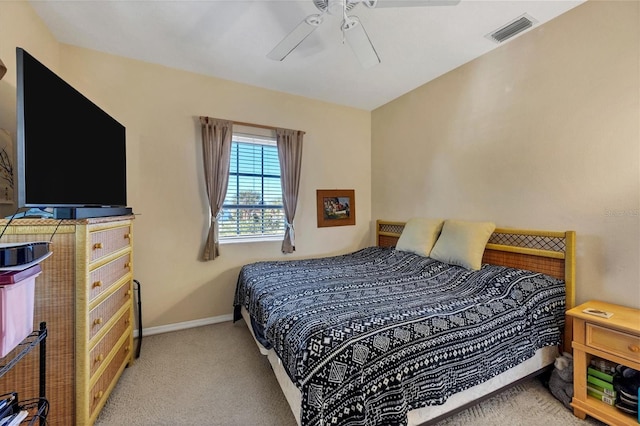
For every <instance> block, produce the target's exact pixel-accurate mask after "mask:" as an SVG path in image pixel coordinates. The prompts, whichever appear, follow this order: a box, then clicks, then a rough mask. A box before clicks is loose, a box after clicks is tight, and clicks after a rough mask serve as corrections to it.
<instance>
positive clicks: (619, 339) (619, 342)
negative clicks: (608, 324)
mask: <svg viewBox="0 0 640 426" xmlns="http://www.w3.org/2000/svg"><path fill="white" fill-rule="evenodd" d="M586 331H587V333H586V342H585V343H586V344H587V346H590V347H592V348H596V349H600V350H602V351H605V352H609V353H611V354H614V355H618V356H620V357H622V358H626V359H628V360H631V361H636V362H640V336H634V335H632V334H628V333H622V332H620V331H616V330H611V329H608V328H603V327H599V326H597V325H594V324H589V323H587V324H586Z"/></svg>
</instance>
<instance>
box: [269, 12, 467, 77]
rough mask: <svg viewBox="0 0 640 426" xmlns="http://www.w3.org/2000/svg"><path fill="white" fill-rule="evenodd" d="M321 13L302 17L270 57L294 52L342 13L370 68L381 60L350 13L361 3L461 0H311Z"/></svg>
mask: <svg viewBox="0 0 640 426" xmlns="http://www.w3.org/2000/svg"><path fill="white" fill-rule="evenodd" d="M311 1H313V4H315V6H316V8H317V9H318V10H319V11H320V13H314V14H311V15H309V16H307V17H306V18H304V19H303V20H302V22H300V23H299V24H298V25H297V26H296V27H295V28H294V29H293V31H291V32H290V33H289V34H287V35H286V36H285V38H284V39H282V41H281V42H280V43H278V45H277V46H276V47H274V48H273V50H272V51H271V52H269V53H268V54H267V58H269V59H273V60H276V61H282V60H284V58H286V57H287V56H288V55H289V53H291V52H293V51H294V50H295V48H296V47H298V46H299V45H300V43H302V42H303V41H304V39H306V38H307V37H308V36H309V35H310V34H311V33H312V32H313V31H315V30H316V29H317V28H318V27H319V26H320V24H322V22H323V21H324V18H325V16H326V15H333V16H340V15H342V25H341V26H340V29H341V30H342V35H343V38H344V39H346V40H347V43H349V45H350V46H351V49H352V50H353V52H354V53H355V55H356V57H357V58H358V60H359V61H360V63H361V64H362V66H363V67H364V68H370V67H372V66H374V65H376V64H379V63H380V57H379V56H378V53H377V52H376V49H375V47H373V43H371V39H369V36H368V35H367V32H366V31H365V29H364V27H363V26H362V23H361V22H360V19H359V18H358V17H357V16H355V15H348V13H349V12H350V11H351V9H353V8H354V7H356V6H357V5H358V4H360V3H362V4H364V5H365V6H366V7H368V8H370V9H380V8H385V7H415V6H453V5H456V4H458V3H460V0H311Z"/></svg>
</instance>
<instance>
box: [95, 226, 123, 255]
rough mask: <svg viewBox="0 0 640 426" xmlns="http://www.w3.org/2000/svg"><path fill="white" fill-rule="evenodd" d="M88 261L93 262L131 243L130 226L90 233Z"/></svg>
mask: <svg viewBox="0 0 640 426" xmlns="http://www.w3.org/2000/svg"><path fill="white" fill-rule="evenodd" d="M90 239H91V247H90V250H91V251H90V256H89V261H91V262H93V261H95V260H97V259H100V258H102V257H104V256H107V255H109V254H111V253H113V252H116V251H118V250H120V249H123V248H125V247H128V246H130V245H131V227H130V226H121V227H118V228H111V229H107V230H104V231H95V232H92V233H91V237H90Z"/></svg>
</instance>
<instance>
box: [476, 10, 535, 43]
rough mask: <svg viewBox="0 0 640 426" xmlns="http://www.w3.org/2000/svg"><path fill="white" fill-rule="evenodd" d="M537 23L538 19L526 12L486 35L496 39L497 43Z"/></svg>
mask: <svg viewBox="0 0 640 426" xmlns="http://www.w3.org/2000/svg"><path fill="white" fill-rule="evenodd" d="M536 23H538V21H536V20H535V19H533V18H532V17H531V16H529V15H528V14H526V13H525V14H524V15H522V16H521V17H519V18H516V19H514V20H513V21H511V22H510V23H508V24H507V25H504V26H503V27H502V28H499V29H497V30H495V31H493V32H491V33H489V34H487V35H486V36H485V37H486V38H488V39H489V40H492V41H495V42H496V43H502V42H503V41H505V40H507V39H509V38H511V37H513V36H515V35H516V34H519V33H521V32H522V31H524V30H527V29H529V28H531V27H533V25H534V24H536Z"/></svg>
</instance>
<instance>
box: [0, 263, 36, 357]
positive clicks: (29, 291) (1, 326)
mask: <svg viewBox="0 0 640 426" xmlns="http://www.w3.org/2000/svg"><path fill="white" fill-rule="evenodd" d="M41 272H42V269H41V268H40V265H39V264H37V265H34V266H32V267H31V268H28V269H25V270H23V271H4V272H0V357H5V356H6V355H7V354H8V353H9V352H11V351H12V350H13V349H14V348H15V347H16V346H18V344H19V343H20V342H22V341H23V340H24V339H25V338H26V337H27V336H28V335H29V334H30V333H31V332H32V331H33V308H34V304H35V303H34V296H35V281H36V277H37V276H38V275H40V273H41Z"/></svg>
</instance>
